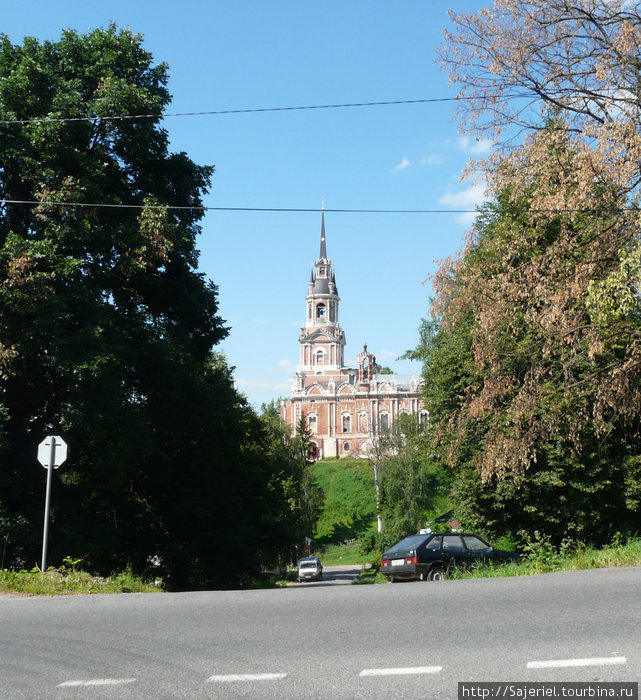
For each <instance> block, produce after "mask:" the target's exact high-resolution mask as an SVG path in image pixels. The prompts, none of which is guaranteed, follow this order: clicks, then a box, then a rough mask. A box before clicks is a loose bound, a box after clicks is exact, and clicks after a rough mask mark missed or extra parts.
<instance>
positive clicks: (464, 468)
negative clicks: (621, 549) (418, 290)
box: [418, 129, 640, 542]
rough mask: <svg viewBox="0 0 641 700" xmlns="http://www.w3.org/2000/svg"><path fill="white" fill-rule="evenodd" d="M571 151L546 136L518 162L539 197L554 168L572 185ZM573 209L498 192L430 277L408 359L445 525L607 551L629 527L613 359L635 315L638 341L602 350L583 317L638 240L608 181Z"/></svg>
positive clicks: (590, 319)
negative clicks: (452, 256)
mask: <svg viewBox="0 0 641 700" xmlns="http://www.w3.org/2000/svg"><path fill="white" fill-rule="evenodd" d="M572 145H573V144H572V139H571V138H569V137H568V136H567V134H566V133H565V131H564V130H562V129H554V131H553V134H552V138H551V135H550V133H547V132H546V131H543V132H542V133H541V135H540V136H539V137H536V138H534V139H533V140H532V141H531V142H530V143H529V144H528V145H527V146H525V147H524V148H523V149H521V151H520V159H521V170H522V172H523V171H526V172H527V171H528V170H529V172H530V176H531V184H530V187H531V189H532V192H536V196H540V189H541V188H543V187H548V186H557V185H554V183H552V184H551V185H550V184H549V183H546V184H545V185H544V184H543V183H541V182H540V181H538V180H537V178H536V177H535V175H536V173H538V172H546V171H547V169H549V168H551V167H553V164H554V167H557V169H559V170H560V171H561V172H562V173H563V177H568V181H570V174H571V172H572V171H573V169H574V170H575V171H576V168H575V167H574V160H575V158H576V153H577V151H576V149H574V148H573V147H572ZM546 161H547V162H546ZM521 174H522V173H521ZM577 180H578V177H577ZM508 181H509V180H508ZM557 184H558V183H557ZM570 185H571V181H570ZM565 186H566V183H565V182H564V183H563V184H562V186H561V192H560V194H559V196H563V192H562V190H563V188H564V187H565ZM577 186H578V185H577ZM583 196H584V197H585V198H586V199H587V198H591V202H592V206H591V207H590V208H589V209H588V210H587V211H568V212H560V213H558V214H556V215H553V214H550V213H548V212H545V213H537V212H531V211H530V209H531V207H532V199H530V198H529V197H527V196H525V195H523V196H522V197H521V198H520V199H519V200H518V203H516V204H515V202H514V199H513V196H512V192H511V191H510V189H509V185H507V184H506V188H505V190H504V191H502V192H500V193H499V195H498V198H497V203H496V204H495V205H492V206H489V207H487V208H486V210H485V211H484V212H483V213H482V215H481V216H480V217H479V219H478V221H477V227H476V230H475V232H474V234H473V235H472V236H471V237H470V240H469V242H468V245H467V246H466V248H465V249H464V251H463V252H462V253H461V255H460V256H459V257H458V258H457V259H456V260H453V261H450V263H449V264H447V265H444V266H443V267H442V268H441V269H440V271H439V274H438V276H437V280H436V284H435V290H436V297H435V300H434V304H433V312H434V319H433V321H432V322H431V323H429V324H426V328H424V330H425V331H426V332H425V334H424V338H423V346H422V348H421V351H420V353H418V354H420V355H421V356H422V357H423V358H424V360H425V367H424V378H425V387H426V402H427V406H428V408H429V410H430V418H431V422H432V426H433V430H434V442H433V446H434V447H435V449H436V451H437V453H438V454H439V458H440V460H441V461H442V462H443V463H446V464H449V465H450V467H451V468H452V469H453V470H454V473H455V475H456V480H455V482H454V484H453V498H454V505H455V515H456V517H457V518H458V519H459V520H461V521H462V522H463V523H464V524H468V525H472V526H474V527H478V528H480V529H482V530H485V531H486V532H488V533H489V534H494V535H496V534H504V533H505V532H511V533H513V534H516V533H517V532H518V531H519V530H524V531H527V532H529V533H530V534H531V533H532V532H533V531H534V530H539V531H541V532H544V533H547V534H549V535H551V536H552V537H553V538H555V539H556V540H560V539H562V538H563V537H564V536H573V537H576V538H578V539H583V540H589V541H593V542H603V541H606V540H607V539H608V537H609V536H610V535H611V534H612V532H613V531H615V530H625V529H629V530H635V529H637V528H638V526H639V524H640V523H639V519H638V513H637V512H636V511H635V508H634V504H636V503H637V502H638V493H639V486H638V484H639V481H638V463H639V454H640V451H639V448H638V447H637V443H636V441H635V440H631V439H630V436H631V435H633V434H635V431H636V430H637V429H638V421H639V415H640V414H639V410H638V402H636V401H635V399H634V397H635V393H636V392H637V387H635V386H634V384H635V382H636V380H635V379H634V378H635V377H637V376H638V369H635V366H634V364H635V363H634V361H628V366H627V370H626V375H625V380H624V381H623V378H622V374H621V364H622V359H623V357H625V356H626V355H627V356H628V358H635V357H636V356H637V353H638V340H637V338H638V330H639V326H638V324H639V319H638V315H637V317H636V320H635V318H634V313H633V311H634V309H633V308H630V313H629V314H626V318H625V323H626V324H627V326H626V327H627V328H628V330H632V329H634V332H633V333H628V335H627V340H626V341H625V342H623V343H622V342H621V341H622V338H623V334H622V333H621V332H619V331H617V332H616V333H615V334H614V335H612V336H610V339H611V340H612V339H613V338H616V342H611V343H609V342H607V340H606V338H605V337H604V336H605V334H606V332H605V330H604V326H603V323H604V322H605V319H606V318H607V314H606V310H605V307H604V306H603V305H601V306H600V307H599V308H600V309H601V310H602V311H603V314H605V315H601V316H599V315H598V314H595V312H594V310H593V308H592V306H593V304H594V303H596V302H594V299H595V295H596V298H597V299H598V298H600V296H599V292H600V291H602V289H601V286H602V285H605V287H606V288H607V285H608V284H609V283H611V284H614V283H615V282H616V280H617V279H618V278H617V274H618V272H617V271H619V270H620V264H619V259H620V253H619V251H620V249H621V247H622V246H623V247H625V246H626V245H630V244H633V243H634V240H635V237H636V236H637V234H636V231H635V229H634V227H632V226H631V225H630V222H629V220H627V219H626V218H623V217H620V216H618V214H617V212H616V211H609V207H607V206H605V204H604V202H605V203H609V202H610V201H611V198H612V197H615V196H616V193H615V191H614V188H613V187H612V186H610V184H609V183H603V182H598V181H595V182H594V183H593V185H592V190H591V192H584V193H583ZM620 196H621V197H623V196H624V195H623V194H621V195H620ZM631 269H632V271H633V272H634V269H635V268H634V266H632V268H631ZM600 280H601V281H603V282H600ZM601 296H602V295H601ZM610 330H612V327H610ZM630 383H631V384H630ZM624 399H625V400H624ZM635 406H636V407H635Z"/></svg>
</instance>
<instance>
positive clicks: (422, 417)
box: [418, 411, 429, 425]
mask: <svg viewBox="0 0 641 700" xmlns="http://www.w3.org/2000/svg"><path fill="white" fill-rule="evenodd" d="M428 419H429V413H428V412H427V411H421V412H420V413H419V414H418V422H419V425H427V421H428Z"/></svg>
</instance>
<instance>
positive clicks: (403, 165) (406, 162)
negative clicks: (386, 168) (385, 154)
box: [394, 158, 412, 172]
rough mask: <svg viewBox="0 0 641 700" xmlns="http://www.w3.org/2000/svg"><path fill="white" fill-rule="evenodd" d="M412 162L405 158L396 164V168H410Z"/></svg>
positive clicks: (398, 169) (398, 170)
mask: <svg viewBox="0 0 641 700" xmlns="http://www.w3.org/2000/svg"><path fill="white" fill-rule="evenodd" d="M411 164H412V163H411V162H410V161H409V160H408V159H407V158H403V159H402V160H401V162H400V163H399V164H398V165H395V166H394V170H396V172H400V171H401V170H405V168H409V166H410V165H411Z"/></svg>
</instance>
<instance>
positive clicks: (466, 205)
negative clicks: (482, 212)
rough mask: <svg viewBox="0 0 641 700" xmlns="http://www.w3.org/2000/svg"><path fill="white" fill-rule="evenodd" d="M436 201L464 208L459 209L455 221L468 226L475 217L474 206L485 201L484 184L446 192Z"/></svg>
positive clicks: (456, 207)
mask: <svg viewBox="0 0 641 700" xmlns="http://www.w3.org/2000/svg"><path fill="white" fill-rule="evenodd" d="M438 201H439V204H443V205H444V206H446V207H451V208H452V209H458V210H465V211H461V215H460V216H459V217H458V219H457V221H458V222H459V223H461V224H464V225H465V226H469V225H470V224H472V223H473V222H474V220H475V219H476V207H477V206H479V205H480V204H482V203H483V202H484V201H485V185H483V184H478V185H472V186H471V187H467V188H465V189H463V190H458V191H457V192H446V193H445V194H444V195H443V196H442V197H441V198H440V199H439V200H438Z"/></svg>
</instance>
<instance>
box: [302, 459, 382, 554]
mask: <svg viewBox="0 0 641 700" xmlns="http://www.w3.org/2000/svg"><path fill="white" fill-rule="evenodd" d="M311 469H312V472H313V474H314V477H315V478H316V481H317V482H318V483H319V485H320V486H321V488H322V489H323V491H324V493H325V503H324V506H323V511H322V514H321V517H320V520H319V522H318V527H317V531H316V537H315V543H316V546H317V547H321V546H323V545H327V544H330V543H339V542H344V541H346V540H350V539H354V538H358V537H360V536H362V535H364V534H365V533H366V532H367V531H368V530H371V529H372V528H373V527H374V528H375V527H376V497H375V494H374V472H373V468H372V465H371V464H370V463H369V462H368V461H367V460H364V459H350V458H345V459H340V460H339V459H328V460H324V461H320V462H316V463H315V464H314V465H312V467H311Z"/></svg>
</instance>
